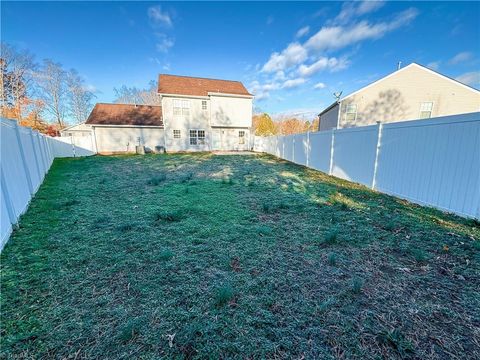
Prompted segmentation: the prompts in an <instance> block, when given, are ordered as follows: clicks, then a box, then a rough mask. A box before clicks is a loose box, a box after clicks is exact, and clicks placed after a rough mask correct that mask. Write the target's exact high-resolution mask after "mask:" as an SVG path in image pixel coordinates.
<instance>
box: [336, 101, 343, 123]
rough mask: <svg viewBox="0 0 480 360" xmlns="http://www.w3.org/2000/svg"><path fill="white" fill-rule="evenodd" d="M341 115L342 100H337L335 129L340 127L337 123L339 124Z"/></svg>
mask: <svg viewBox="0 0 480 360" xmlns="http://www.w3.org/2000/svg"><path fill="white" fill-rule="evenodd" d="M341 116H342V102H341V101H339V102H338V115H337V127H336V129H340V127H339V125H340V118H341Z"/></svg>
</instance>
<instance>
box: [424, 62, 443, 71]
mask: <svg viewBox="0 0 480 360" xmlns="http://www.w3.org/2000/svg"><path fill="white" fill-rule="evenodd" d="M427 68H429V69H432V70H434V71H437V70H438V69H439V68H440V61H432V62H430V63H428V64H427Z"/></svg>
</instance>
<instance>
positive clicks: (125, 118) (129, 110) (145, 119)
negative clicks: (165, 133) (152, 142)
mask: <svg viewBox="0 0 480 360" xmlns="http://www.w3.org/2000/svg"><path fill="white" fill-rule="evenodd" d="M86 124H91V125H137V126H163V119H162V107H161V106H152V105H133V104H102V103H99V104H96V105H95V107H94V108H93V110H92V112H91V113H90V115H89V116H88V119H87V122H86Z"/></svg>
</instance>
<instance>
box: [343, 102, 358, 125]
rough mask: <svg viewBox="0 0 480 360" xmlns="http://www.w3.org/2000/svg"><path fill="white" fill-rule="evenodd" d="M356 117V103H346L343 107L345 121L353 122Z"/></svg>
mask: <svg viewBox="0 0 480 360" xmlns="http://www.w3.org/2000/svg"><path fill="white" fill-rule="evenodd" d="M356 119H357V104H348V105H347V107H346V109H345V121H346V122H355V120H356Z"/></svg>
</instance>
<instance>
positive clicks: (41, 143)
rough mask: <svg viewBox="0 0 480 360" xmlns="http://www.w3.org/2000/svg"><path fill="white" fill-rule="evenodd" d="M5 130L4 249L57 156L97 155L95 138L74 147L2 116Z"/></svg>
mask: <svg viewBox="0 0 480 360" xmlns="http://www.w3.org/2000/svg"><path fill="white" fill-rule="evenodd" d="M0 125H1V131H0V136H1V138H0V140H1V161H0V170H1V171H0V175H1V198H0V210H1V214H0V226H1V229H0V237H1V238H0V251H1V250H2V249H3V246H4V244H5V243H6V242H7V240H8V238H9V236H10V233H11V232H12V225H14V224H16V223H17V220H18V217H19V216H20V215H21V214H22V213H23V212H24V211H25V210H26V209H27V207H28V204H29V202H30V199H31V197H32V196H33V195H34V194H35V192H36V191H37V190H38V188H39V187H40V185H41V183H42V181H43V179H44V177H45V174H46V173H47V172H48V170H49V169H50V166H51V164H52V162H53V159H54V157H73V156H87V155H93V154H94V151H93V150H92V148H93V146H92V139H91V137H85V138H86V139H81V140H79V141H78V144H77V145H76V146H75V150H76V152H75V151H74V147H73V146H72V144H71V141H72V140H70V144H68V143H65V142H64V141H63V140H60V139H61V138H51V137H47V136H45V135H42V134H40V133H38V132H37V131H32V129H30V128H24V127H21V126H18V125H17V122H16V121H14V120H9V119H4V118H1V119H0Z"/></svg>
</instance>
